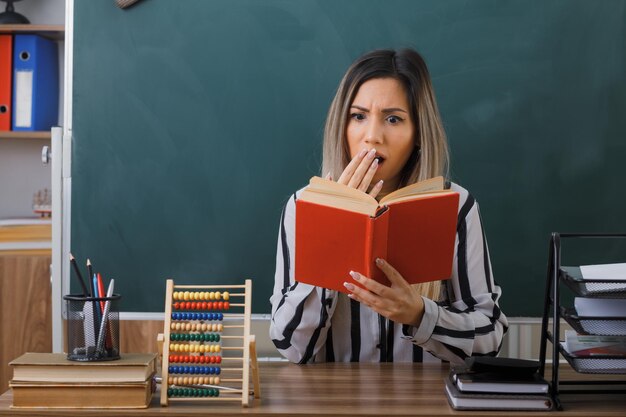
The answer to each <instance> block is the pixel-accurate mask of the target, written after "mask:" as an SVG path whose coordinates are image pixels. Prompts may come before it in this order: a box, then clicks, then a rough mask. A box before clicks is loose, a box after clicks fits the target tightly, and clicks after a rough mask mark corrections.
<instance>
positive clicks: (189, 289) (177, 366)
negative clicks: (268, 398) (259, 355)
mask: <svg viewBox="0 0 626 417" xmlns="http://www.w3.org/2000/svg"><path fill="white" fill-rule="evenodd" d="M216 290H217V291H216ZM251 291H252V282H251V281H250V280H249V279H247V280H246V281H245V284H244V285H195V286H194V285H174V281H173V280H171V279H168V280H167V287H166V293H165V325H164V332H163V337H162V341H163V345H162V355H163V356H162V372H161V405H162V406H167V405H168V403H169V402H170V401H241V404H242V405H243V406H244V407H247V406H248V401H249V394H250V392H249V384H250V366H251V367H252V374H253V375H252V377H253V384H254V390H253V393H254V396H255V398H260V386H259V375H258V367H257V361H256V348H255V339H254V335H251V334H250V314H251ZM241 298H243V303H241V302H238V301H239V299H241ZM241 309H243V312H241ZM233 310H234V311H233ZM224 320H226V323H224ZM224 333H226V334H224ZM160 339H161V338H160Z"/></svg>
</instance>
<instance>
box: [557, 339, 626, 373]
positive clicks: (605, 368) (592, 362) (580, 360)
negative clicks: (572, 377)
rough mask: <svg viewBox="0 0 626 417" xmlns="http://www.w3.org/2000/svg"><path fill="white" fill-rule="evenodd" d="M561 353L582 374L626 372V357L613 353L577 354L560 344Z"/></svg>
mask: <svg viewBox="0 0 626 417" xmlns="http://www.w3.org/2000/svg"><path fill="white" fill-rule="evenodd" d="M559 351H560V352H561V355H563V357H564V358H565V360H567V362H568V363H569V364H570V365H571V367H572V368H574V370H575V371H576V372H580V373H581V374H626V357H619V356H613V355H593V356H575V355H572V354H571V353H569V352H568V351H567V350H565V347H564V346H563V342H561V343H560V344H559Z"/></svg>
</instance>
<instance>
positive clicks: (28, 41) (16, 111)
mask: <svg viewBox="0 0 626 417" xmlns="http://www.w3.org/2000/svg"><path fill="white" fill-rule="evenodd" d="M58 106H59V65H58V54H57V44H56V42H54V41H52V40H50V39H46V38H44V37H41V36H39V35H15V37H14V44H13V123H12V127H13V130H15V131H36V130H49V129H50V128H51V127H52V126H54V125H56V124H57V121H58V113H59V109H58Z"/></svg>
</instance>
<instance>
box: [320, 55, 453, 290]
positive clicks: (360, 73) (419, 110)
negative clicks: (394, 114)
mask: <svg viewBox="0 0 626 417" xmlns="http://www.w3.org/2000/svg"><path fill="white" fill-rule="evenodd" d="M374 78H394V79H396V80H398V81H400V83H402V85H403V86H404V89H405V91H406V94H407V98H408V101H409V107H410V109H409V110H410V112H411V119H412V120H413V122H414V123H415V132H416V137H415V146H414V148H413V152H412V153H411V156H410V157H409V160H408V161H407V163H406V165H405V166H404V168H403V170H402V177H401V180H400V184H399V186H398V187H404V186H406V185H408V184H413V183H415V182H417V181H421V180H425V179H428V178H432V177H436V176H439V175H443V176H444V177H445V178H448V166H449V160H450V156H449V153H448V141H447V139H446V133H445V131H444V129H443V124H442V122H441V116H440V115H439V109H438V107H437V102H436V100H435V94H434V91H433V87H432V83H431V80H430V75H429V73H428V68H427V67H426V63H425V62H424V59H423V58H422V57H421V56H420V54H418V53H417V52H416V51H414V50H412V49H403V50H399V51H395V50H376V51H372V52H369V53H367V54H365V55H363V56H362V57H360V58H359V59H357V60H356V61H355V62H354V63H353V64H352V65H351V66H350V68H349V69H348V71H347V72H346V74H345V75H344V77H343V79H342V80H341V83H340V84H339V88H338V89H337V93H336V94H335V98H334V99H333V101H332V103H331V105H330V109H329V110H328V116H327V118H326V126H325V128H324V145H323V152H322V172H321V175H326V174H328V173H330V174H331V176H332V177H333V178H334V179H337V178H339V176H340V175H341V173H342V172H343V170H344V169H345V167H346V166H347V165H348V163H349V162H350V159H351V158H350V150H349V148H348V143H347V140H346V125H347V123H348V117H349V115H350V106H351V105H352V101H353V100H354V97H355V96H356V93H357V92H358V90H359V88H360V87H361V85H363V83H364V82H366V81H368V80H371V79H374ZM418 290H419V292H420V294H422V295H424V296H425V297H428V298H430V299H433V300H437V299H439V295H440V291H441V281H434V282H428V283H424V284H419V285H418Z"/></svg>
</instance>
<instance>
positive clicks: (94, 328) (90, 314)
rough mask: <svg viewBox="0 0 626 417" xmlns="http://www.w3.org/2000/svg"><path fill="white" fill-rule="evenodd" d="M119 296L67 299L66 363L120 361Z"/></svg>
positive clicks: (68, 296)
mask: <svg viewBox="0 0 626 417" xmlns="http://www.w3.org/2000/svg"><path fill="white" fill-rule="evenodd" d="M120 298H121V296H120V295H119V294H113V295H112V296H111V297H100V298H98V297H85V296H83V295H71V294H70V295H66V296H64V297H63V299H64V300H65V302H66V304H67V359H69V360H71V361H83V362H87V361H110V360H115V359H119V358H120V312H119V300H120Z"/></svg>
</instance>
